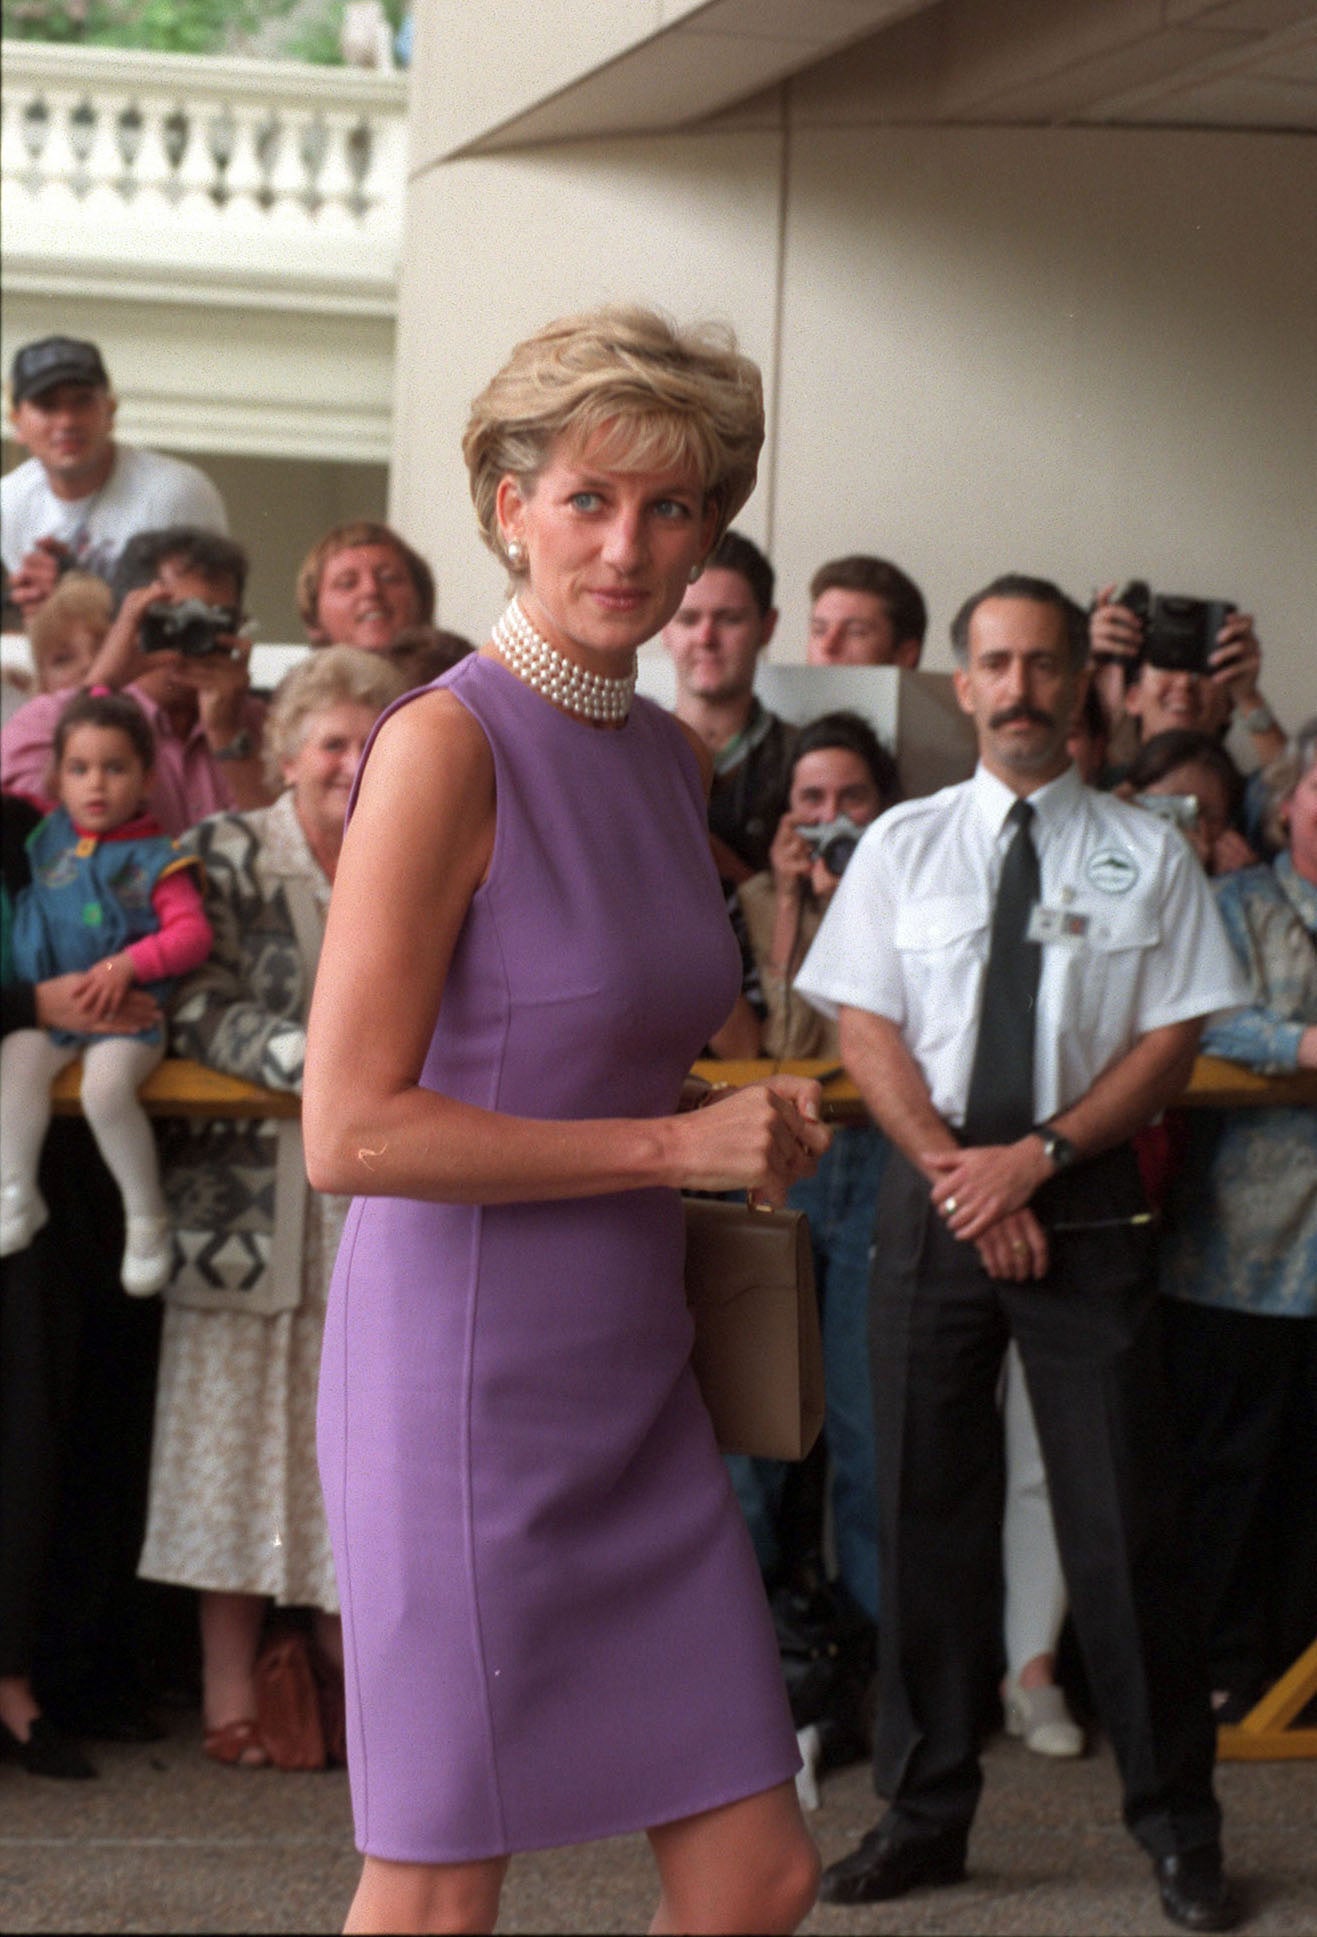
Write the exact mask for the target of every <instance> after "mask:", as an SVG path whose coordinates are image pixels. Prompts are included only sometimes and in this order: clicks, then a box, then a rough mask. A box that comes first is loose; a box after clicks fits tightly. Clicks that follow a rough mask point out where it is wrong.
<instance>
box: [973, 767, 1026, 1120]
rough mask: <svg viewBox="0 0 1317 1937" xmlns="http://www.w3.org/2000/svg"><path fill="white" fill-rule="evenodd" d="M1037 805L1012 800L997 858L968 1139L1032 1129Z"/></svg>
mask: <svg viewBox="0 0 1317 1937" xmlns="http://www.w3.org/2000/svg"><path fill="white" fill-rule="evenodd" d="M1033 817H1034V809H1033V808H1032V807H1031V806H1030V804H1029V802H1028V801H1027V800H1017V801H1016V803H1015V805H1014V807H1012V809H1011V811H1010V813H1009V814H1008V815H1007V817H1006V818H1007V820H1009V821H1012V822H1013V823H1014V825H1015V838H1014V840H1013V841H1012V842H1011V844H1010V846H1009V847H1008V848H1007V850H1006V857H1005V859H1004V860H1003V862H1002V867H1001V880H1000V881H999V882H998V884H997V905H996V907H995V908H994V909H993V911H992V942H991V945H990V947H989V950H988V966H987V969H986V971H985V974H984V978H983V1007H982V1009H981V1011H980V1013H979V1037H978V1042H977V1043H976V1045H975V1048H974V1067H973V1069H972V1071H971V1072H970V1079H969V1099H968V1101H967V1103H966V1105H965V1126H964V1127H965V1137H966V1139H967V1141H968V1142H970V1143H1013V1142H1014V1141H1015V1139H1016V1138H1017V1137H1023V1136H1027V1135H1028V1133H1029V1131H1030V1130H1031V1129H1032V1128H1033V1122H1034V1105H1033V1045H1034V1020H1035V1014H1036V1007H1037V1005H1036V997H1037V994H1038V972H1039V969H1040V968H1041V966H1042V950H1041V949H1040V947H1039V945H1038V943H1037V942H1031V941H1029V940H1027V939H1026V934H1025V931H1026V929H1027V928H1028V925H1029V914H1030V911H1031V910H1032V908H1033V906H1034V904H1035V902H1036V901H1037V900H1038V894H1039V882H1038V854H1037V850H1036V849H1035V847H1034V844H1033V835H1032V834H1031V833H1030V832H1029V823H1030V822H1031V821H1032V819H1033Z"/></svg>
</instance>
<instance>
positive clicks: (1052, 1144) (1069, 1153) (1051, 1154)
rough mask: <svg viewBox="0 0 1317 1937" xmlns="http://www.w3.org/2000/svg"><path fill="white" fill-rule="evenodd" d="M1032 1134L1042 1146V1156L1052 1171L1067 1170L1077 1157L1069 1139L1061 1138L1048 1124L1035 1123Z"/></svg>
mask: <svg viewBox="0 0 1317 1937" xmlns="http://www.w3.org/2000/svg"><path fill="white" fill-rule="evenodd" d="M1033 1133H1034V1135H1035V1136H1036V1137H1037V1138H1038V1140H1039V1141H1040V1143H1041V1144H1042V1146H1043V1154H1044V1156H1045V1157H1046V1158H1047V1161H1048V1162H1049V1163H1050V1164H1051V1165H1052V1168H1053V1169H1054V1170H1068V1169H1069V1168H1070V1166H1071V1164H1072V1163H1074V1162H1075V1160H1076V1158H1077V1157H1078V1156H1079V1152H1078V1151H1077V1150H1076V1149H1075V1146H1074V1144H1073V1143H1071V1141H1070V1139H1069V1137H1063V1136H1062V1135H1061V1132H1060V1131H1059V1130H1054V1129H1053V1128H1052V1126H1051V1124H1050V1123H1035V1124H1034V1126H1033Z"/></svg>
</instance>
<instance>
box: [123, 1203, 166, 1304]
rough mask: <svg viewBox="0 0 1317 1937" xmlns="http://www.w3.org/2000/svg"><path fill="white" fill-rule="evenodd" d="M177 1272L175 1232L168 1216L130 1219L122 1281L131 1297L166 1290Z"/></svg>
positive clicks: (148, 1296) (151, 1294)
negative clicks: (175, 1267) (174, 1270)
mask: <svg viewBox="0 0 1317 1937" xmlns="http://www.w3.org/2000/svg"><path fill="white" fill-rule="evenodd" d="M173 1269H174V1233H173V1231H172V1230H171V1229H170V1225H169V1219H168V1218H167V1217H130V1218H129V1219H128V1221H127V1240H126V1242H125V1244H124V1248H123V1269H122V1271H121V1272H120V1273H119V1282H120V1284H121V1285H122V1286H123V1288H124V1290H125V1291H126V1292H127V1293H128V1295H129V1297H130V1298H150V1297H152V1296H153V1295H154V1294H155V1293H156V1292H157V1291H163V1290H164V1288H165V1286H166V1285H167V1284H168V1283H169V1279H170V1276H171V1274H172V1272H173Z"/></svg>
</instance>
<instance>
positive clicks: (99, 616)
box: [27, 572, 114, 680]
mask: <svg viewBox="0 0 1317 1937" xmlns="http://www.w3.org/2000/svg"><path fill="white" fill-rule="evenodd" d="M113 610H114V595H113V593H112V592H111V591H110V588H109V586H108V585H107V584H106V583H105V580H104V579H103V578H96V577H95V576H94V575H93V574H92V573H91V572H66V573H65V574H64V577H63V578H61V579H60V581H59V583H58V584H57V585H56V587H55V589H54V591H53V592H52V593H51V594H50V597H49V598H48V599H43V600H42V602H41V604H40V605H39V606H38V607H37V609H36V611H35V612H34V613H33V614H32V617H31V618H30V619H29V620H28V622H27V642H28V645H29V646H30V647H31V649H32V662H33V664H34V665H35V667H36V669H37V678H38V680H39V679H40V678H41V675H42V672H43V671H44V668H45V662H46V660H47V659H49V657H50V655H51V654H52V653H53V652H54V650H55V648H56V647H57V646H59V645H62V644H63V642H64V640H65V639H66V638H67V637H68V635H69V633H70V632H72V631H73V630H74V629H75V628H77V627H81V626H85V627H86V628H87V630H88V631H89V632H92V633H94V634H95V635H96V639H97V641H98V643H99V641H100V640H102V639H103V638H104V637H105V635H106V633H107V632H108V631H109V630H110V614H111V613H112V611H113Z"/></svg>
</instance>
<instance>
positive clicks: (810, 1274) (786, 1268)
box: [684, 1197, 823, 1460]
mask: <svg viewBox="0 0 1317 1937" xmlns="http://www.w3.org/2000/svg"><path fill="white" fill-rule="evenodd" d="M684 1201H685V1206H686V1302H687V1304H688V1305H689V1306H690V1310H691V1316H692V1317H693V1319H694V1321H695V1344H694V1347H693V1349H692V1352H691V1363H692V1365H693V1366H694V1368H695V1376H696V1378H697V1379H698V1381H699V1384H700V1390H701V1392H702V1393H703V1395H704V1402H705V1404H706V1405H707V1406H708V1408H709V1412H710V1415H711V1417H712V1419H713V1427H714V1432H715V1434H716V1435H717V1439H718V1444H719V1445H720V1446H721V1447H722V1449H723V1451H724V1452H726V1453H749V1454H752V1455H753V1456H754V1457H756V1458H759V1459H791V1460H797V1459H804V1457H805V1455H806V1453H808V1452H809V1450H810V1448H811V1446H813V1444H814V1441H815V1440H816V1439H817V1438H818V1436H819V1431H820V1429H821V1427H822V1425H823V1342H822V1339H821V1337H820V1334H819V1308H818V1298H817V1296H816V1293H815V1288H814V1258H813V1253H812V1251H811V1249H810V1242H809V1226H808V1224H807V1223H806V1220H805V1216H804V1213H803V1212H802V1211H752V1210H750V1209H748V1208H747V1207H746V1206H745V1205H744V1204H729V1203H726V1202H724V1201H723V1200H721V1199H719V1198H713V1197H687V1198H686V1199H685V1200H684Z"/></svg>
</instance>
